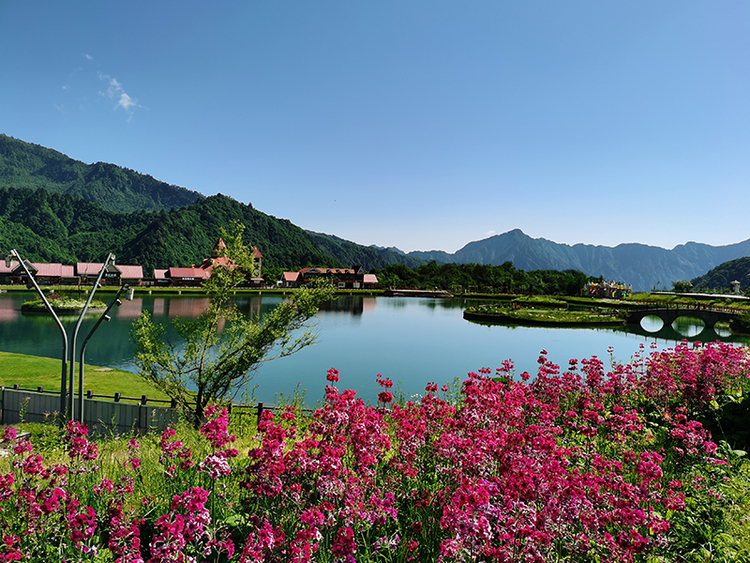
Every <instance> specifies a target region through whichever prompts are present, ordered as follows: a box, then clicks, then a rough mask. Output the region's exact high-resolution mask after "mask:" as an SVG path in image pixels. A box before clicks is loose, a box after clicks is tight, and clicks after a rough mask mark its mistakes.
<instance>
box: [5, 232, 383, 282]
mask: <svg viewBox="0 0 750 563" xmlns="http://www.w3.org/2000/svg"><path fill="white" fill-rule="evenodd" d="M252 258H253V266H254V271H255V276H253V277H251V278H248V279H247V280H246V284H245V285H246V286H247V287H257V288H260V287H264V286H265V285H266V284H265V280H264V279H263V255H262V254H261V252H260V250H258V247H257V246H254V247H253V251H252ZM26 265H27V267H28V269H29V270H30V271H31V273H32V275H33V276H34V278H35V279H36V281H37V283H39V284H40V285H90V284H92V283H94V281H96V278H97V277H98V276H99V272H101V269H102V266H103V264H102V263H101V262H99V263H97V262H78V263H76V264H75V265H74V266H70V265H66V264H59V263H53V264H50V263H43V262H27V264H26ZM234 267H235V265H234V262H232V260H231V259H230V258H228V257H227V256H226V244H225V243H224V241H223V240H222V239H221V238H220V239H219V240H218V241H217V243H216V244H215V245H214V247H213V249H212V250H211V256H210V257H208V258H205V259H204V260H203V261H202V262H201V263H200V264H191V265H190V266H173V267H170V268H163V269H162V268H155V269H154V275H153V277H152V278H147V277H144V275H143V268H142V267H141V266H136V265H129V264H116V265H114V266H110V267H109V268H108V270H107V271H106V272H105V274H104V276H103V278H102V282H103V283H104V284H106V285H122V284H127V285H131V286H163V287H169V286H182V287H185V286H198V285H200V284H201V283H202V282H203V281H205V280H207V279H208V278H210V277H211V272H212V271H213V270H214V268H227V269H233V268H234ZM26 277H27V276H26V272H25V271H24V268H23V266H22V265H21V264H20V263H19V262H18V261H13V262H11V263H10V265H6V264H5V263H4V262H2V263H0V284H2V285H20V284H28V282H29V280H28V279H26ZM319 278H325V279H327V280H329V281H330V282H332V283H333V284H334V285H335V286H336V287H337V288H339V289H365V288H371V287H374V286H375V285H376V284H377V283H378V280H377V277H376V276H375V275H373V274H366V273H365V272H364V269H363V268H362V267H361V266H354V267H353V268H303V269H302V270H299V271H297V272H284V275H283V277H282V279H281V280H280V281H279V282H278V285H279V286H281V287H284V288H293V287H302V286H304V285H305V284H307V283H309V282H311V281H312V280H314V279H319Z"/></svg>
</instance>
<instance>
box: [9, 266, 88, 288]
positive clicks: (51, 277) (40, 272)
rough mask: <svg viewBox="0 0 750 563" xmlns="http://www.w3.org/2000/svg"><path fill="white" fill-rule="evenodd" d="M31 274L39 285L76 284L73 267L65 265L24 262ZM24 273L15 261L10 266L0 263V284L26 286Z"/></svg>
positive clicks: (26, 280)
mask: <svg viewBox="0 0 750 563" xmlns="http://www.w3.org/2000/svg"><path fill="white" fill-rule="evenodd" d="M26 266H27V267H28V269H29V271H30V272H31V274H32V275H33V276H34V278H35V279H36V281H37V283H38V284H39V285H73V284H76V283H77V282H78V278H77V277H76V275H75V272H74V269H73V266H66V265H65V264H58V263H54V264H47V263H44V262H26ZM27 283H29V280H28V279H27V276H26V272H25V271H24V269H23V266H21V263H20V262H18V261H17V260H13V261H12V262H11V264H10V266H7V265H6V263H5V262H0V284H4V285H13V284H27Z"/></svg>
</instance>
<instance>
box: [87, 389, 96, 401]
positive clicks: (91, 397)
mask: <svg viewBox="0 0 750 563" xmlns="http://www.w3.org/2000/svg"><path fill="white" fill-rule="evenodd" d="M86 398H87V399H93V398H94V392H93V391H92V390H91V389H89V390H88V391H86Z"/></svg>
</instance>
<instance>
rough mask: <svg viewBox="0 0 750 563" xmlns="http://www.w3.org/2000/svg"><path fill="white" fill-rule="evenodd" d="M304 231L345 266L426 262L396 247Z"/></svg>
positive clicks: (379, 268) (415, 265) (378, 266)
mask: <svg viewBox="0 0 750 563" xmlns="http://www.w3.org/2000/svg"><path fill="white" fill-rule="evenodd" d="M305 232H306V233H307V235H308V236H309V237H310V238H311V239H312V240H313V242H314V243H315V244H316V245H317V246H318V248H319V249H320V250H321V251H322V252H324V253H325V254H326V255H327V256H330V257H331V258H333V259H335V260H337V261H338V262H341V263H342V264H344V265H346V266H354V265H361V266H362V267H364V268H365V269H366V270H372V269H378V270H381V269H383V268H385V267H387V266H390V265H392V264H404V265H406V266H408V267H410V268H416V267H417V266H421V265H423V264H427V262H428V261H426V260H423V259H421V258H417V257H415V256H407V255H406V254H404V253H403V252H400V251H398V250H397V249H395V250H394V249H390V248H382V247H378V246H362V245H360V244H356V243H354V242H350V241H348V240H344V239H342V238H339V237H337V236H334V235H326V234H323V233H316V232H314V231H305Z"/></svg>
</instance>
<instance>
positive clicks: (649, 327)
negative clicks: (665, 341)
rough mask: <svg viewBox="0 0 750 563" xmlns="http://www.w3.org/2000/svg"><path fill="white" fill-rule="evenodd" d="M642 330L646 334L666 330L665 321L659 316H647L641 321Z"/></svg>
mask: <svg viewBox="0 0 750 563" xmlns="http://www.w3.org/2000/svg"><path fill="white" fill-rule="evenodd" d="M640 324H641V328H642V329H643V330H645V331H646V332H659V331H660V330H661V329H662V328H664V321H663V320H661V317H660V316H659V315H646V316H645V317H643V318H642V319H641V323H640Z"/></svg>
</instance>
